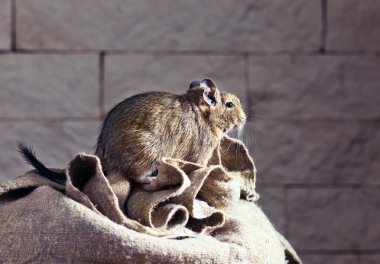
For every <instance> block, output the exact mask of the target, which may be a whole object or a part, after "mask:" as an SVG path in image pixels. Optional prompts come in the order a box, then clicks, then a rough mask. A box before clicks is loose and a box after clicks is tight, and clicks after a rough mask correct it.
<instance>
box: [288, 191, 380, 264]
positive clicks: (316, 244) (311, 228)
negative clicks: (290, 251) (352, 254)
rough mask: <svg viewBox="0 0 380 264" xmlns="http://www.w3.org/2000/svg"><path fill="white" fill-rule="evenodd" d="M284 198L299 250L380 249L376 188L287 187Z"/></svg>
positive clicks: (292, 236)
mask: <svg viewBox="0 0 380 264" xmlns="http://www.w3.org/2000/svg"><path fill="white" fill-rule="evenodd" d="M286 202H287V221H288V225H287V227H288V234H287V235H288V238H289V240H290V241H291V242H292V243H293V245H294V246H295V248H297V249H298V250H301V251H302V250H330V251H334V250H335V251H349V250H353V251H361V250H362V251H363V250H364V251H365V250H367V251H379V250H380V244H379V241H380V230H379V224H378V223H379V222H380V211H379V206H380V192H379V188H376V187H366V188H365V187H363V188H349V187H347V188H314V189H311V188H289V189H288V190H287V201H286ZM328 263H335V262H328Z"/></svg>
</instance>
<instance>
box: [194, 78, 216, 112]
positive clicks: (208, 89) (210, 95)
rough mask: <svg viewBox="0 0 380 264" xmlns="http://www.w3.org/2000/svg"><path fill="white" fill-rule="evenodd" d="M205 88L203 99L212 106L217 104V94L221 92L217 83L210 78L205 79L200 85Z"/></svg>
mask: <svg viewBox="0 0 380 264" xmlns="http://www.w3.org/2000/svg"><path fill="white" fill-rule="evenodd" d="M199 86H200V87H201V88H203V99H204V100H205V102H206V103H207V104H208V105H210V106H216V98H215V96H216V94H217V93H218V92H219V91H218V88H217V87H216V85H215V83H214V82H213V81H212V80H210V79H203V80H202V81H201V82H200V85H199Z"/></svg>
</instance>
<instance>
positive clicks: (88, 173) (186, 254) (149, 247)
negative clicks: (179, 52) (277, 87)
mask: <svg viewBox="0 0 380 264" xmlns="http://www.w3.org/2000/svg"><path fill="white" fill-rule="evenodd" d="M62 171H63V172H65V173H66V177H67V181H66V185H65V186H62V185H58V184H55V183H53V182H50V181H48V180H46V179H44V178H42V177H41V176H39V175H38V174H36V173H35V172H34V171H31V172H28V173H26V174H25V175H23V176H20V177H19V178H17V179H15V180H13V181H11V182H9V183H6V184H3V185H1V186H0V221H1V223H2V224H1V228H0V236H1V237H2V242H1V243H0V259H1V260H2V261H4V262H5V263H20V262H38V263H41V262H42V263H43V262H44V263H67V262H71V263H89V262H90V263H285V261H286V260H285V259H287V260H288V261H289V263H301V261H300V260H299V258H298V256H297V254H296V253H295V251H294V250H293V248H292V247H291V246H290V244H289V243H288V242H287V241H286V239H285V238H283V237H282V236H281V235H280V234H279V233H277V231H276V230H275V229H274V228H273V226H272V225H271V223H270V222H269V220H268V219H267V218H266V216H265V215H264V214H263V212H262V211H261V209H260V208H259V207H258V206H257V205H256V203H255V202H254V201H255V200H256V199H257V198H258V195H257V194H256V193H255V181H256V170H255V166H254V163H253V160H252V158H251V157H250V156H249V154H248V151H247V149H246V147H245V146H244V145H243V144H242V143H240V141H237V140H235V139H232V138H229V137H225V138H223V140H222V141H221V144H220V146H219V147H218V149H217V150H216V151H215V153H214V156H213V158H212V159H211V161H210V162H209V165H208V166H207V167H204V166H201V165H198V164H193V163H189V162H185V161H182V160H175V159H170V158H164V159H162V161H161V164H160V166H159V170H158V174H157V176H155V177H154V178H152V181H151V183H150V184H148V185H139V184H136V183H134V182H131V181H128V180H127V178H126V177H125V176H122V175H108V176H107V177H106V176H105V175H104V174H103V172H102V168H101V164H100V161H99V159H98V158H97V157H96V156H93V155H87V154H84V153H80V154H77V155H76V156H75V157H74V159H73V160H72V161H71V162H70V163H69V164H68V166H67V169H66V170H62ZM241 197H242V198H244V199H241Z"/></svg>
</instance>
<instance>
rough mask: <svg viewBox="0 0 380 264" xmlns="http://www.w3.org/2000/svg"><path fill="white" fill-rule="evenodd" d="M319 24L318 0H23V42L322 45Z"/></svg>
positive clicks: (162, 46)
mask: <svg viewBox="0 0 380 264" xmlns="http://www.w3.org/2000/svg"><path fill="white" fill-rule="evenodd" d="M53 14H54V15H53ZM321 24H322V23H321V4H320V1H319V0H311V1H307V2H305V1H303V0H288V1H277V0H257V1H250V0H244V1H230V0H211V1H207V2H205V1H201V0H195V1H185V0H182V1H176V0H161V1H152V0H142V1H131V0H128V1H125V0H109V1H102V0H95V1H94V0H82V1H76V0H60V1H50V0H18V1H17V30H18V47H20V48H22V49H54V50H57V49H58V50H66V49H70V50H128V51H131V50H132V51H133V50H139V51H141V50H144V51H146V50H166V51H167V50H176V51H189V50H191V51H194V50H196V51H261V50H263V51H284V50H285V51H287V50H290V51H300V50H318V48H319V46H320V43H321V39H320V35H321V34H320V31H321Z"/></svg>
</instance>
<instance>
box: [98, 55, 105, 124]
mask: <svg viewBox="0 0 380 264" xmlns="http://www.w3.org/2000/svg"><path fill="white" fill-rule="evenodd" d="M105 54H106V52H105V51H101V52H100V53H99V114H100V116H101V117H103V116H104V114H105V106H104V100H105V98H104V94H105V91H104V74H105V73H104V71H105V69H104V60H105Z"/></svg>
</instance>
